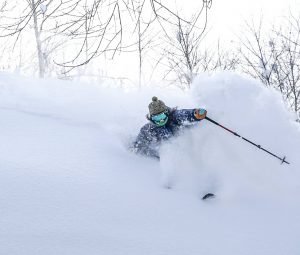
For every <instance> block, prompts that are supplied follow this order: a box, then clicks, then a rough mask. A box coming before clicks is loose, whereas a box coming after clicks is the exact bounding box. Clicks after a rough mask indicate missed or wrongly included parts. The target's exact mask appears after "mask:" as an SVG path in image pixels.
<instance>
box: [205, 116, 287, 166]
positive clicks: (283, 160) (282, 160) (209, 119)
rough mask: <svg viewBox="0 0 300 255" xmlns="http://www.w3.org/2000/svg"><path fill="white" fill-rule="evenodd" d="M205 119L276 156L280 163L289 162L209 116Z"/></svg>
mask: <svg viewBox="0 0 300 255" xmlns="http://www.w3.org/2000/svg"><path fill="white" fill-rule="evenodd" d="M205 119H206V120H208V121H210V122H211V123H213V124H215V125H217V126H219V127H221V128H223V129H225V130H227V131H228V132H230V133H231V134H233V135H235V136H237V137H239V138H242V139H243V140H244V141H246V142H248V143H250V144H252V145H254V146H256V147H257V148H259V149H261V150H263V151H264V152H266V153H269V154H270V155H272V156H273V157H275V158H278V159H279V160H281V164H283V163H286V164H290V163H289V162H287V161H286V160H285V156H284V157H283V158H280V157H278V156H277V155H275V154H274V153H272V152H270V151H268V150H266V149H264V148H263V147H261V146H260V145H258V144H256V143H254V142H252V141H250V140H248V139H247V138H245V137H242V136H241V135H239V134H238V133H236V132H234V131H232V130H230V129H229V128H226V127H224V126H222V125H221V124H219V123H218V122H216V121H214V120H212V119H211V118H208V117H205Z"/></svg>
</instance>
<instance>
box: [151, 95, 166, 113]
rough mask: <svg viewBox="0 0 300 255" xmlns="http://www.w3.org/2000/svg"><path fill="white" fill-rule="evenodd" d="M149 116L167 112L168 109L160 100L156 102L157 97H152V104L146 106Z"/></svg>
mask: <svg viewBox="0 0 300 255" xmlns="http://www.w3.org/2000/svg"><path fill="white" fill-rule="evenodd" d="M148 108H149V113H150V116H152V115H156V114H159V113H162V112H164V111H166V110H168V107H167V106H166V105H165V103H164V102H163V101H161V100H158V98H157V97H155V96H154V97H152V102H151V103H150V104H149V106H148Z"/></svg>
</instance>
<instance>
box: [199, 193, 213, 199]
mask: <svg viewBox="0 0 300 255" xmlns="http://www.w3.org/2000/svg"><path fill="white" fill-rule="evenodd" d="M214 197H215V194H213V193H207V194H205V195H204V196H203V197H202V200H206V199H210V198H214Z"/></svg>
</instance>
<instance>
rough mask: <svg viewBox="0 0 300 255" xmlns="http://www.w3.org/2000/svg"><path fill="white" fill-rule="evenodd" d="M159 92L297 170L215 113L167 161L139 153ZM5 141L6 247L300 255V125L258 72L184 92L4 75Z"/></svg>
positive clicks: (4, 250)
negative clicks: (135, 146)
mask: <svg viewBox="0 0 300 255" xmlns="http://www.w3.org/2000/svg"><path fill="white" fill-rule="evenodd" d="M153 95H157V96H158V97H159V98H161V99H162V100H164V101H165V103H166V104H167V105H169V106H178V107H179V108H194V107H205V108H206V109H207V110H208V116H209V117H210V118H212V119H214V120H216V121H217V122H219V123H221V124H223V125H224V126H226V127H228V128H230V129H233V130H234V131H236V132H237V133H239V134H241V135H242V136H244V137H246V138H248V139H250V140H252V141H253V142H256V143H258V144H260V145H262V146H263V147H264V148H266V149H268V150H270V151H272V152H273V153H275V154H278V155H279V156H280V157H282V156H284V155H285V156H287V160H288V161H289V162H290V163H291V164H290V165H287V164H283V165H281V164H280V161H279V160H277V159H275V158H273V157H272V156H270V155H268V154H266V153H264V152H263V151H261V150H259V149H257V148H256V147H254V146H252V145H250V144H249V143H247V142H245V141H243V140H242V139H239V138H237V137H235V136H233V135H232V134H230V133H228V132H226V131H225V130H223V129H221V128H220V127H217V126H215V125H214V124H212V123H210V122H208V121H206V120H203V121H202V122H201V123H200V124H199V125H197V126H195V128H193V129H192V130H188V131H186V132H184V133H183V134H182V135H181V136H180V137H178V138H175V139H173V140H171V141H170V142H168V143H167V144H165V145H163V146H162V148H161V158H162V159H161V162H160V163H158V162H156V161H154V160H151V159H147V158H143V157H140V156H137V155H134V154H132V153H131V152H130V151H128V149H127V148H128V145H129V144H130V142H131V141H132V139H134V137H135V135H136V134H137V133H138V131H139V128H140V127H141V126H142V125H143V124H144V123H146V119H145V114H146V113H147V106H148V103H149V102H150V100H151V97H152V96H153ZM0 141H1V143H0V169H1V171H0V215H1V217H0V229H1V232H0V254H3V255H4V254H5V255H34V254H37V255H69V254H70V255H77V254H80V255H96V254H97V255H99V254H103V255H124V254H130V255H141V254H145V255H169V254H170V255H198V254H206V255H220V254H222V255H223V254H224V255H225V254H226V255H227V254H228V255H233V254H239V255H248V254H249V255H253V254H255V255H260V254H261V255H266V254H272V255H282V254H287V255H298V254H300V203H299V202H300V198H299V196H300V157H299V154H300V127H299V124H296V123H295V122H294V116H293V115H292V114H291V113H289V112H288V110H287V109H286V108H285V106H284V104H283V102H282V101H281V97H280V95H278V94H277V93H276V92H274V91H271V90H268V89H266V88H265V87H264V86H263V85H261V84H259V83H258V82H255V81H253V80H249V79H246V78H244V77H240V76H237V75H233V74H229V73H222V74H219V75H216V76H214V77H207V76H203V77H198V78H197V80H196V81H195V83H194V85H193V88H192V90H191V91H190V92H188V93H182V92H180V91H177V90H175V89H173V90H170V89H154V88H145V89H142V90H139V91H138V90H121V89H119V88H103V87H101V86H99V85H98V86H97V85H95V84H79V83H74V82H63V81H57V80H36V79H29V78H24V77H19V76H14V75H9V74H5V73H0ZM164 178H168V180H172V181H173V184H174V185H173V189H171V190H168V189H164V188H163V187H162V181H164ZM207 191H212V192H214V193H215V194H216V195H217V197H216V198H215V199H213V200H209V201H205V202H204V201H202V200H201V199H200V197H201V195H202V194H204V193H205V192H207Z"/></svg>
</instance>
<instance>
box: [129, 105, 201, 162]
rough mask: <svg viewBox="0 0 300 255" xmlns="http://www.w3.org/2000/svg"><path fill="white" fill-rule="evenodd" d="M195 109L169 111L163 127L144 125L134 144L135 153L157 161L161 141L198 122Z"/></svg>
mask: <svg viewBox="0 0 300 255" xmlns="http://www.w3.org/2000/svg"><path fill="white" fill-rule="evenodd" d="M194 111H195V109H182V110H177V109H170V110H169V120H168V122H167V123H166V125H164V126H161V127H159V126H157V125H155V124H154V123H152V122H151V121H150V122H149V123H147V124H145V125H144V126H143V127H142V128H141V130H140V133H139V134H138V136H137V138H136V140H135V142H134V145H133V147H134V151H135V152H136V153H139V154H142V155H145V156H149V157H154V158H157V159H159V153H158V149H159V146H160V144H161V142H162V141H165V140H168V139H169V138H171V137H173V136H175V135H176V134H178V132H179V131H180V130H181V129H182V128H183V127H188V126H191V123H193V122H196V121H197V122H199V121H200V120H199V119H196V118H195V116H194Z"/></svg>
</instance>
